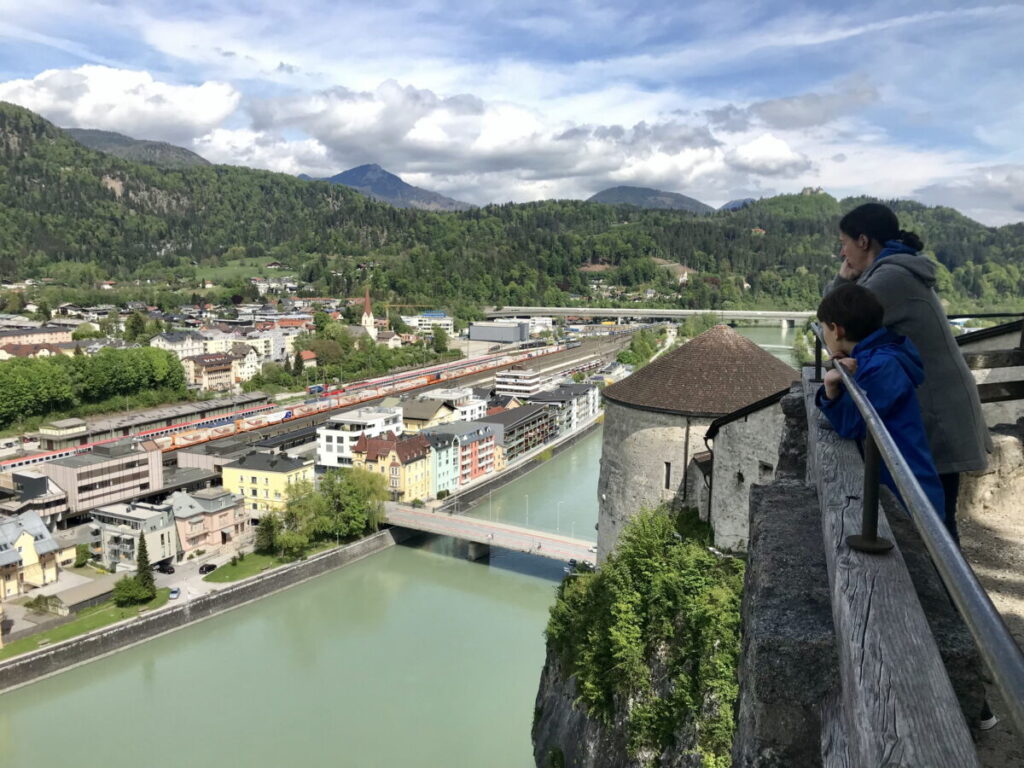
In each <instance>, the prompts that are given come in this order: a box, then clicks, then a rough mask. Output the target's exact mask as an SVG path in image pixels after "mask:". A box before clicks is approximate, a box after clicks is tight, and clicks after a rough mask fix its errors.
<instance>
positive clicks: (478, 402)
mask: <svg viewBox="0 0 1024 768" xmlns="http://www.w3.org/2000/svg"><path fill="white" fill-rule="evenodd" d="M416 399H417V400H440V401H441V402H444V403H448V405H450V406H451V407H453V408H454V409H455V412H456V419H457V420H458V421H476V420H477V419H478V418H480V417H481V416H483V415H484V414H485V413H487V401H486V400H483V399H481V398H479V397H477V396H476V395H475V394H474V392H473V390H472V389H471V388H470V387H459V388H455V389H431V390H427V391H426V392H424V393H422V394H421V395H418V396H417V398H416Z"/></svg>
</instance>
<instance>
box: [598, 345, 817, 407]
mask: <svg viewBox="0 0 1024 768" xmlns="http://www.w3.org/2000/svg"><path fill="white" fill-rule="evenodd" d="M798 377H799V374H798V373H797V372H796V370H794V369H793V368H791V367H790V366H788V365H786V364H785V363H784V362H782V361H781V360H779V359H778V358H776V357H774V356H773V355H772V354H771V353H769V352H766V351H765V350H763V349H761V348H760V347H759V346H757V345H756V344H755V343H754V342H752V341H751V340H750V339H748V338H746V337H744V336H741V335H740V334H738V333H736V331H734V330H733V329H732V328H730V327H729V326H727V325H716V326H715V327H714V328H712V329H710V330H708V331H705V332H704V333H702V334H701V335H700V336H697V337H696V338H694V339H692V340H690V341H689V342H687V343H686V344H683V345H682V346H680V347H679V348H678V349H674V350H672V351H671V352H667V353H666V354H664V355H662V356H661V357H659V358H658V359H657V360H655V361H654V362H653V363H650V364H649V365H646V366H644V367H643V368H641V369H640V370H639V371H637V372H636V373H634V374H633V375H632V376H630V377H628V378H626V379H623V380H622V381H620V382H617V383H615V384H612V385H611V386H609V387H606V388H605V390H604V396H605V397H606V398H608V399H609V400H611V401H612V402H615V403H619V404H621V405H625V406H629V407H632V408H640V409H643V410H647V411H658V412H660V413H676V414H679V415H682V416H710V417H718V416H724V415H725V414H727V413H732V412H733V411H735V410H737V409H738V408H742V407H744V406H746V405H750V404H751V403H756V402H757V401H758V400H761V399H763V398H765V397H768V396H769V395H773V394H775V393H776V392H778V391H779V390H781V389H786V388H788V387H789V385H790V384H791V383H792V382H793V381H794V380H796V379H797V378H798Z"/></svg>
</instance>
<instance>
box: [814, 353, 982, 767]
mask: <svg viewBox="0 0 1024 768" xmlns="http://www.w3.org/2000/svg"><path fill="white" fill-rule="evenodd" d="M810 375H811V374H810V372H809V369H806V368H805V369H804V396H805V403H806V408H807V423H808V446H807V448H808V451H807V459H808V461H807V472H808V482H809V483H811V484H812V485H814V486H815V487H816V488H817V489H818V498H819V500H820V502H821V512H822V518H821V522H822V536H823V538H824V543H825V561H826V565H827V566H828V576H829V583H830V588H831V593H832V620H833V623H834V624H835V636H836V645H837V650H838V655H839V674H840V681H841V690H840V691H838V692H837V695H836V698H835V699H834V700H833V702H832V703H831V705H830V706H828V707H827V709H828V710H829V711H827V712H826V713H825V715H824V721H823V728H824V729H825V732H826V733H828V734H829V738H828V739H826V740H825V742H826V743H825V744H824V745H823V746H824V754H823V760H824V765H825V766H896V765H898V766H902V767H903V768H910V767H911V766H921V768H924V766H939V765H956V766H964V767H965V768H971V767H972V766H977V765H978V764H979V763H978V757H977V754H976V753H975V750H974V745H973V743H972V741H971V735H970V732H969V730H968V728H967V723H966V722H965V721H964V717H963V714H962V713H961V711H960V706H959V704H958V702H957V699H956V695H955V694H954V692H953V686H952V685H951V683H950V681H949V677H948V675H947V674H946V670H945V667H943V664H942V659H941V657H940V656H939V650H938V647H937V646H936V644H935V639H934V638H933V637H932V634H931V631H930V629H929V627H928V622H927V620H926V619H925V616H924V612H923V611H922V610H921V604H920V602H919V601H918V598H917V593H916V592H915V590H914V585H913V583H912V581H911V579H910V575H909V573H907V568H906V564H905V563H904V561H903V555H902V554H901V553H900V550H899V546H898V545H897V546H896V547H895V548H893V549H892V550H891V551H890V552H888V553H887V554H883V555H870V554H863V553H860V552H855V551H853V550H851V549H850V548H849V546H847V544H846V537H847V536H849V535H851V534H856V533H860V529H861V503H862V495H863V491H864V489H863V482H864V480H863V478H864V469H863V462H862V461H861V458H860V454H859V453H858V451H857V447H856V445H855V444H854V443H853V442H851V441H849V440H842V439H840V438H839V437H838V436H837V435H836V433H835V432H834V431H833V430H832V429H831V427H830V426H829V425H828V423H827V421H825V420H824V418H823V417H822V416H821V414H820V412H819V411H818V408H817V406H815V404H814V393H815V391H816V390H817V388H818V386H820V385H817V384H813V383H811V382H810V381H809V377H810ZM878 535H879V536H883V537H885V538H887V539H889V540H890V541H895V538H894V536H893V534H892V530H891V529H890V527H889V522H888V520H887V519H886V517H885V512H884V511H883V510H879V519H878Z"/></svg>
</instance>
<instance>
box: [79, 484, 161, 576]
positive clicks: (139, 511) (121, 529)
mask: <svg viewBox="0 0 1024 768" xmlns="http://www.w3.org/2000/svg"><path fill="white" fill-rule="evenodd" d="M92 520H93V522H92V525H93V526H94V527H95V528H98V529H99V535H100V561H101V562H102V563H103V567H104V568H106V569H107V570H110V571H114V572H119V571H134V570H137V568H138V564H137V562H136V557H138V552H139V539H140V538H141V537H142V536H145V537H146V551H147V553H148V555H149V562H150V564H155V563H160V562H171V561H172V560H173V559H174V558H175V556H176V555H177V554H178V533H177V530H176V529H175V526H174V514H173V512H172V511H171V505H170V504H166V503H165V504H147V503H145V502H139V501H136V502H132V503H130V504H109V505H107V506H103V507H100V508H99V509H96V510H94V511H93V513H92Z"/></svg>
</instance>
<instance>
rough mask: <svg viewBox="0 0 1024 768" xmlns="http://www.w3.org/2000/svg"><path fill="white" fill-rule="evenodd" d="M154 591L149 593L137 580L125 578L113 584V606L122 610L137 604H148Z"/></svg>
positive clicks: (131, 577) (129, 577) (130, 577)
mask: <svg viewBox="0 0 1024 768" xmlns="http://www.w3.org/2000/svg"><path fill="white" fill-rule="evenodd" d="M154 595H155V591H154V592H153V593H150V592H149V591H148V590H147V589H146V588H145V586H143V585H142V584H140V583H139V580H138V579H137V578H135V577H133V576H125V577H124V578H123V579H121V580H120V581H118V582H117V583H115V584H114V604H115V605H119V606H121V607H122V608H123V607H125V606H129V605H138V604H139V603H148V602H149V601H150V600H152V599H153V597H154Z"/></svg>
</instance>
